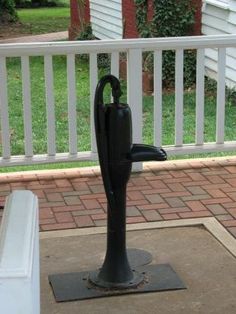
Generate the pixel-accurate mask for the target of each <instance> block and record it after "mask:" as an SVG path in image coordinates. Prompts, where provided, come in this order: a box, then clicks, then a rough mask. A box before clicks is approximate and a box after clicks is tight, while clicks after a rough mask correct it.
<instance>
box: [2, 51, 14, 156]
mask: <svg viewBox="0 0 236 314" xmlns="http://www.w3.org/2000/svg"><path fill="white" fill-rule="evenodd" d="M0 116H1V140H2V157H3V158H4V159H5V158H6V159H7V158H10V156H11V148H10V127H9V114H8V95H7V69H6V58H4V57H0Z"/></svg>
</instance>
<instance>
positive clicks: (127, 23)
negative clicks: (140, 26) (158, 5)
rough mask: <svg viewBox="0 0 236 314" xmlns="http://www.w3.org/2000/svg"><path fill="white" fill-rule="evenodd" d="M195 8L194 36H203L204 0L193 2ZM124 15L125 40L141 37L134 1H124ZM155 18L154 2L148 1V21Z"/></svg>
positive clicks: (194, 0)
mask: <svg viewBox="0 0 236 314" xmlns="http://www.w3.org/2000/svg"><path fill="white" fill-rule="evenodd" d="M192 4H193V6H194V7H195V8H196V13H195V25H194V30H193V34H194V35H200V34H201V18H202V17H201V7H202V0H200V1H199V0H192ZM122 12H123V13H122V14H123V25H124V30H123V38H137V37H139V34H138V31H137V27H136V17H135V13H136V7H135V4H134V0H122ZM152 16H153V0H148V20H149V21H150V20H151V19H152Z"/></svg>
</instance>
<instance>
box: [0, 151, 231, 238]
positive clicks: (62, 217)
mask: <svg viewBox="0 0 236 314" xmlns="http://www.w3.org/2000/svg"><path fill="white" fill-rule="evenodd" d="M17 189H18V190H19V189H29V190H31V191H33V192H34V193H35V194H36V195H37V196H38V197H39V203H40V230H41V231H48V230H59V229H67V228H83V227H90V226H103V225H105V224H106V197H105V194H104V189H103V184H102V179H101V176H100V172H99V168H98V167H92V168H76V169H63V170H46V171H37V172H36V171H35V172H32V171H31V172H19V173H9V174H0V205H3V204H4V201H5V197H6V196H7V195H8V194H9V193H10V192H11V191H12V190H17ZM208 216H215V217H216V219H217V220H218V221H219V222H221V224H222V225H223V226H224V227H226V228H227V230H228V231H229V232H230V233H231V234H232V235H234V236H235V237H236V158H235V157H230V158H227V159H226V158H216V159H215V160H212V159H203V160H185V161H167V162H164V163H146V164H145V166H144V171H143V172H142V173H136V174H133V175H132V176H131V178H130V181H129V184H128V194H127V223H139V222H140V223H142V222H147V221H161V220H170V219H182V218H195V217H208Z"/></svg>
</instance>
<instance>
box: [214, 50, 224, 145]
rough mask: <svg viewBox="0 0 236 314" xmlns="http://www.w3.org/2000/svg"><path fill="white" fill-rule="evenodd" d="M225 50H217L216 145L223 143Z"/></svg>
mask: <svg viewBox="0 0 236 314" xmlns="http://www.w3.org/2000/svg"><path fill="white" fill-rule="evenodd" d="M225 66H226V48H219V50H218V73H217V108H216V143H217V144H223V143H224V128H225Z"/></svg>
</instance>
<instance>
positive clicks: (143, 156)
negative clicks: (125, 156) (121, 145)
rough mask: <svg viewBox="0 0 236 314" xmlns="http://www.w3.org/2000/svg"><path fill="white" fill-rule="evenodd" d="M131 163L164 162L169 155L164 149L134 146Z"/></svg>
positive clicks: (141, 145) (140, 145) (142, 145)
mask: <svg viewBox="0 0 236 314" xmlns="http://www.w3.org/2000/svg"><path fill="white" fill-rule="evenodd" d="M130 157H131V161H132V162H136V161H151V160H157V161H164V160H166V159H167V154H166V152H165V151H164V149H162V148H160V147H156V146H151V145H144V144H134V145H133V146H132V149H131V156H130Z"/></svg>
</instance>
